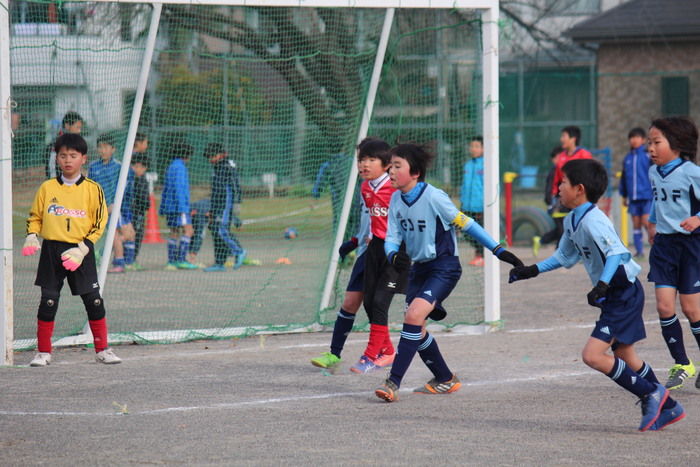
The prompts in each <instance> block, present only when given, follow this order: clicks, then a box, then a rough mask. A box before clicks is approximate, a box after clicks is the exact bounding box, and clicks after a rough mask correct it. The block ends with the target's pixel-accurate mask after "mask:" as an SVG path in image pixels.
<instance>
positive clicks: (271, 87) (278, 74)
mask: <svg viewBox="0 0 700 467" xmlns="http://www.w3.org/2000/svg"><path fill="white" fill-rule="evenodd" d="M341 4H342V5H341ZM498 33H499V25H498V2H497V0H430V1H426V0H420V1H418V0H394V1H392V0H373V1H369V0H353V1H348V2H338V1H330V0H286V1H285V0H276V1H275V0H238V1H237V0H222V1H217V0H204V1H199V2H196V4H193V3H192V2H189V1H185V0H182V1H179V0H178V1H172V2H167V3H154V4H151V3H143V2H131V3H126V2H121V1H120V2H107V1H97V2H56V3H54V2H46V1H15V0H10V1H9V2H8V1H7V0H3V1H2V5H1V8H0V107H1V108H2V109H1V110H2V112H1V116H2V118H1V119H0V151H1V153H0V180H1V181H0V184H1V186H0V201H1V204H2V219H1V223H2V226H1V227H2V229H1V230H0V242H1V244H2V255H3V259H4V262H3V266H2V267H3V274H2V276H1V279H0V282H1V285H2V287H1V288H0V301H1V302H2V304H3V313H2V316H1V317H0V319H1V320H2V326H0V332H2V336H0V337H2V341H1V342H2V344H1V345H3V351H4V352H3V353H4V356H5V362H6V364H11V362H12V352H13V350H22V349H31V348H33V347H34V346H35V345H36V339H35V332H36V331H35V328H36V310H37V305H38V299H39V290H38V288H37V287H35V286H34V285H33V284H34V279H35V275H36V267H37V263H38V257H37V256H29V257H23V256H22V255H21V253H20V250H21V245H22V243H23V241H24V236H25V220H26V217H27V215H28V212H29V208H30V206H31V203H32V200H33V197H34V194H35V193H36V190H37V189H38V187H39V185H40V184H41V183H42V182H43V181H44V180H46V179H47V177H48V176H49V174H50V172H51V169H52V168H53V167H52V165H53V163H52V162H51V159H52V155H51V144H52V142H53V141H54V139H55V137H56V136H57V135H58V134H59V133H61V132H77V131H80V133H81V135H82V136H83V137H84V138H85V139H86V140H87V142H88V146H89V154H88V164H87V165H86V166H85V174H86V175H87V174H88V170H89V167H88V166H90V165H91V164H97V165H95V167H94V170H97V168H98V167H100V166H99V164H109V163H110V161H111V163H114V161H117V162H119V163H120V164H121V166H120V167H119V168H118V169H117V170H116V172H115V173H118V176H115V177H113V179H111V181H110V183H113V185H110V187H108V188H107V187H105V192H106V195H107V198H108V200H109V201H111V202H112V207H111V212H112V215H111V216H110V222H109V225H108V228H107V229H106V230H105V233H104V234H103V237H102V240H101V241H100V242H99V243H98V244H97V246H96V251H97V252H98V253H99V259H98V269H99V274H98V275H99V280H100V285H101V288H102V291H103V295H104V299H105V305H106V308H107V319H108V325H109V331H110V341H111V342H113V343H118V342H137V343H163V342H178V341H186V340H193V339H223V338H235V337H243V336H251V335H255V334H259V333H280V332H309V331H318V330H323V329H325V327H326V326H328V325H332V323H333V322H334V320H335V315H336V313H337V310H338V308H339V306H340V304H341V303H342V300H343V296H344V290H345V285H346V284H347V280H348V278H349V274H350V270H351V262H352V258H350V259H349V260H346V262H344V263H340V262H339V261H338V259H339V258H338V253H337V250H338V246H339V245H340V244H341V243H342V242H343V241H344V240H345V239H347V238H349V237H352V236H353V235H354V233H355V232H356V230H357V227H358V216H359V212H358V208H357V199H356V198H357V191H356V190H357V168H356V164H355V149H354V148H355V146H356V144H357V143H358V142H359V141H360V140H362V139H363V138H364V137H365V136H368V135H374V136H378V137H381V138H383V139H385V140H386V141H388V142H389V143H390V144H393V143H394V142H396V141H416V142H421V143H429V144H431V145H433V147H434V148H435V150H436V152H437V154H438V158H437V161H436V163H435V165H434V167H432V169H431V172H430V176H429V180H430V181H431V182H432V183H433V184H435V185H436V186H438V187H440V188H443V189H444V190H445V191H447V192H448V193H449V194H450V195H451V196H452V197H453V199H454V200H455V201H456V202H457V204H459V201H458V199H459V187H460V183H461V178H462V177H461V173H462V166H463V164H464V161H465V159H466V157H467V154H468V146H469V141H470V138H472V137H474V136H476V135H483V136H484V147H485V153H486V155H487V156H486V158H485V199H486V202H485V221H484V222H485V228H486V229H487V231H488V232H489V233H490V234H491V235H492V236H493V237H494V238H499V235H500V233H499V212H498V211H499V205H500V202H499V183H498V173H499V169H498V138H499V134H498V105H499V104H498V100H499V98H498ZM76 121H79V122H80V125H79V128H76V127H75V126H74V124H75V122H76ZM144 137H145V138H146V139H147V149H145V148H144V147H143V140H144ZM98 141H100V142H101V144H100V148H99V149H98V144H97V143H98ZM105 142H107V144H105ZM213 144H217V145H219V146H218V147H219V148H223V152H224V153H225V158H224V162H223V163H225V164H229V165H230V166H231V167H233V168H234V170H233V171H232V172H233V173H234V174H235V179H236V180H235V182H232V183H233V185H235V187H236V188H235V189H233V190H232V191H231V190H228V191H227V189H224V190H223V191H221V190H220V189H216V190H214V189H213V183H214V184H217V183H219V184H220V182H221V180H220V179H217V181H214V182H212V175H213V173H214V171H215V170H216V169H215V163H216V160H215V158H210V157H209V156H211V154H210V152H209V150H210V149H211V148H212V147H214V146H212V145H213ZM135 145H136V146H135ZM105 146H107V147H108V149H105ZM144 150H145V152H144ZM219 152H222V151H221V150H219ZM107 153H110V154H107ZM187 155H190V156H191V157H189V160H188V162H187V170H188V176H189V183H188V184H187V185H188V187H189V194H188V196H189V200H190V210H191V217H192V219H191V225H192V226H193V230H194V235H193V236H192V240H191V243H190V244H189V246H186V245H184V244H183V243H181V238H180V237H178V236H174V235H172V232H171V231H170V229H169V228H168V226H167V224H166V221H165V218H164V217H163V216H159V215H158V209H159V207H160V206H161V197H162V190H163V183H164V179H165V178H166V176H167V170H168V167H169V166H170V164H171V163H172V161H173V159H174V158H177V157H180V158H182V157H185V156H187ZM229 160H230V161H231V162H230V163H229V162H226V161H229ZM137 161H142V162H143V161H145V163H146V165H147V166H148V167H147V172H146V174H144V175H142V176H140V175H138V173H136V172H135V173H132V174H130V172H129V168H130V167H136V165H135V164H134V163H135V162H137ZM142 165H143V164H142ZM217 173H218V172H217ZM229 173H231V171H229ZM137 182H138V184H139V185H138V186H139V187H140V189H139V190H132V189H131V187H132V186H135V185H136V183H137ZM233 185H232V186H233ZM144 187H145V188H144ZM219 188H221V186H219ZM108 192H110V193H112V195H109V194H108ZM213 193H217V194H221V196H222V197H221V198H217V196H216V195H214V198H212V194H213ZM239 194H240V199H239V198H238V195H239ZM110 196H111V198H110ZM135 197H139V199H140V200H141V204H138V202H137V203H136V204H135ZM112 198H113V199H112ZM137 204H138V205H139V206H141V210H140V211H139V212H140V213H141V216H137V215H136V213H135V212H134V211H137V209H136V208H135V206H136V205H137ZM222 205H224V206H231V205H233V206H234V209H232V210H227V211H226V212H228V213H230V214H231V216H230V218H229V219H225V220H221V219H220V218H219V217H217V216H216V215H212V214H211V213H212V212H215V211H217V210H218V209H219V208H220V206H222ZM127 206H128V208H127ZM127 209H128V212H131V213H132V215H133V222H132V226H134V227H137V228H136V230H138V231H140V232H142V235H141V236H140V237H139V236H137V238H136V240H135V241H132V240H130V238H129V235H130V233H129V230H128V228H127V229H126V230H125V229H124V227H120V228H118V226H117V223H116V219H117V217H118V216H119V214H124V213H125V212H127ZM217 212H218V211H217ZM137 217H138V220H137ZM222 225H223V227H224V229H223V230H224V232H222V231H221V230H220V229H218V228H217V227H219V226H222ZM139 226H140V227H142V229H140V228H139ZM212 226H213V230H212ZM213 237H216V238H215V239H214V238H213ZM115 239H121V241H122V245H123V248H122V249H123V250H124V254H123V256H124V257H125V263H121V262H120V260H121V257H119V256H118V255H117V254H115V251H116V250H115V249H114V248H113V246H114V245H113V244H114V243H115ZM214 240H216V242H215V241H214ZM173 245H175V246H174V247H173ZM172 248H175V249H176V250H177V249H180V250H181V251H184V252H185V255H184V261H185V262H186V263H187V264H184V263H182V261H180V260H179V259H177V260H176V261H175V260H171V259H172V258H171V257H170V256H169V254H170V253H172V251H170V252H169V250H171V249H172ZM459 248H460V253H461V255H462V257H463V259H464V260H465V261H463V263H464V264H465V268H464V274H463V276H462V280H461V282H460V285H459V286H458V288H457V290H455V292H454V294H453V297H451V298H450V300H449V301H448V303H446V306H447V307H448V309H449V315H448V318H447V319H446V320H445V321H444V322H441V326H443V327H444V328H447V329H455V328H463V327H467V328H469V329H476V330H480V331H483V330H484V329H488V328H489V327H491V326H493V325H494V324H497V323H498V322H499V320H500V300H499V285H498V283H499V266H498V262H497V261H495V260H494V259H493V258H492V257H491V256H490V255H487V257H486V260H487V261H486V266H485V267H484V268H470V267H467V266H466V262H467V261H468V260H469V259H471V255H472V254H473V249H472V248H471V247H470V245H469V244H468V243H465V242H460V244H459ZM132 249H133V250H136V251H132ZM134 256H135V260H132V259H131V258H132V257H134ZM222 257H223V258H225V261H223V265H221V264H220V263H222V260H221V258H222ZM178 258H179V257H178ZM115 259H116V260H117V261H116V262H115ZM124 264H125V265H126V267H125V268H124V269H125V271H124V272H121V269H122V267H121V266H122V265H124ZM215 264H216V265H219V266H223V267H220V268H210V266H213V265H215ZM166 265H167V266H168V267H166ZM115 266H116V267H115ZM402 312H403V297H401V296H399V297H397V298H396V299H395V300H394V304H393V305H392V311H391V316H390V322H392V323H393V324H395V325H396V326H399V325H400V323H401V322H402ZM362 314H363V313H360V315H358V316H362ZM85 319H86V317H85V312H84V309H83V305H82V302H81V300H80V299H79V297H71V296H70V292H69V290H68V288H67V287H65V288H64V290H63V294H62V297H61V302H60V307H59V312H58V316H57V320H56V328H55V333H54V336H55V339H57V340H55V341H54V343H55V345H62V344H64V345H71V344H86V343H89V342H91V340H90V339H89V338H88V336H86V334H85V330H84V324H85ZM365 327H368V326H367V322H366V319H365V320H362V319H358V320H357V324H356V328H357V329H364V328H365Z"/></svg>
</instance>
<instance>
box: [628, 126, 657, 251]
mask: <svg viewBox="0 0 700 467" xmlns="http://www.w3.org/2000/svg"><path fill="white" fill-rule="evenodd" d="M646 138H647V133H646V131H644V129H643V128H632V129H631V130H630V132H629V134H628V135H627V139H628V140H629V143H630V152H629V153H628V154H627V155H626V156H625V159H624V160H623V162H622V176H621V177H620V196H622V203H623V204H624V205H625V206H627V212H628V213H629V214H630V216H632V229H633V230H632V239H633V240H634V248H635V249H636V250H637V252H636V254H635V255H634V256H635V258H636V259H644V240H643V237H642V227H644V228H645V229H646V230H647V232H649V214H650V213H651V200H652V198H653V197H654V192H653V191H652V188H651V181H650V180H649V168H650V167H651V166H652V165H653V164H652V162H651V158H650V157H649V154H648V153H647V150H646V147H645V146H644V143H645V141H646Z"/></svg>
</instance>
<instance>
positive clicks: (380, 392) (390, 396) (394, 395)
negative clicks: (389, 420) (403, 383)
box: [374, 378, 399, 402]
mask: <svg viewBox="0 0 700 467" xmlns="http://www.w3.org/2000/svg"><path fill="white" fill-rule="evenodd" d="M374 394H375V395H376V396H377V397H378V398H380V399H384V400H385V401H387V402H396V401H397V400H399V387H398V386H397V385H396V383H394V382H393V381H392V380H390V379H389V378H387V379H386V381H384V384H382V385H381V386H379V387H378V388H377V389H375V390H374Z"/></svg>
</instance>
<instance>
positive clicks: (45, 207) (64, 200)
mask: <svg viewBox="0 0 700 467" xmlns="http://www.w3.org/2000/svg"><path fill="white" fill-rule="evenodd" d="M54 149H55V150H56V162H57V163H58V166H59V168H60V169H61V174H60V175H58V176H56V177H54V178H52V179H50V180H47V181H45V182H44V183H43V184H42V185H41V187H39V191H38V192H37V194H36V197H35V198H34V203H33V204H32V208H31V211H30V212H29V219H27V239H26V240H25V242H24V246H23V247H22V254H23V255H24V256H29V255H33V254H34V253H36V251H37V250H39V249H41V250H42V251H41V256H40V258H39V268H38V269H37V274H36V281H34V284H35V285H38V286H39V287H41V302H40V303H39V312H38V314H37V341H38V348H39V353H38V354H37V355H36V357H34V359H33V360H32V361H31V362H30V366H46V365H48V364H50V363H51V336H52V335H53V328H54V319H55V317H56V311H57V310H58V301H59V297H60V293H61V288H63V281H64V279H66V278H68V285H69V286H70V289H71V292H72V293H73V295H80V297H81V298H82V299H83V303H84V304H85V311H87V315H88V322H89V324H90V330H91V331H92V335H93V337H94V343H95V352H96V354H97V355H96V356H95V359H96V360H97V362H98V363H108V364H112V363H120V362H121V359H120V358H119V357H117V356H116V355H114V352H112V350H111V349H110V348H108V346H107V323H106V321H105V307H104V302H103V300H102V296H101V295H100V285H99V283H98V281H97V267H96V263H95V250H94V245H95V243H96V242H97V240H98V239H99V238H100V236H101V235H102V232H103V231H104V229H105V224H106V223H107V205H106V203H105V197H104V192H103V191H102V188H101V187H100V185H99V184H97V183H95V182H94V181H92V180H90V179H88V178H85V177H84V176H83V175H82V173H81V171H80V169H81V168H82V166H83V164H85V163H86V162H87V143H86V142H85V140H84V139H83V138H82V137H81V136H80V135H77V134H65V135H62V136H60V137H59V138H58V139H57V140H56V143H55V145H54ZM39 235H41V237H43V239H44V242H43V244H40V243H39V238H38V236H39Z"/></svg>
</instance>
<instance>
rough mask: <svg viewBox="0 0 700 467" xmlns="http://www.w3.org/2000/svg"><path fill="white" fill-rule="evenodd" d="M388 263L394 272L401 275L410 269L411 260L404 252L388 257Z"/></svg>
mask: <svg viewBox="0 0 700 467" xmlns="http://www.w3.org/2000/svg"><path fill="white" fill-rule="evenodd" d="M389 262H390V263H391V265H392V266H393V267H394V269H395V270H396V272H398V273H399V274H403V273H405V272H406V271H408V269H409V268H410V267H411V258H410V257H409V256H408V255H407V254H406V252H405V251H397V252H395V253H392V254H391V255H390V256H389Z"/></svg>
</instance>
